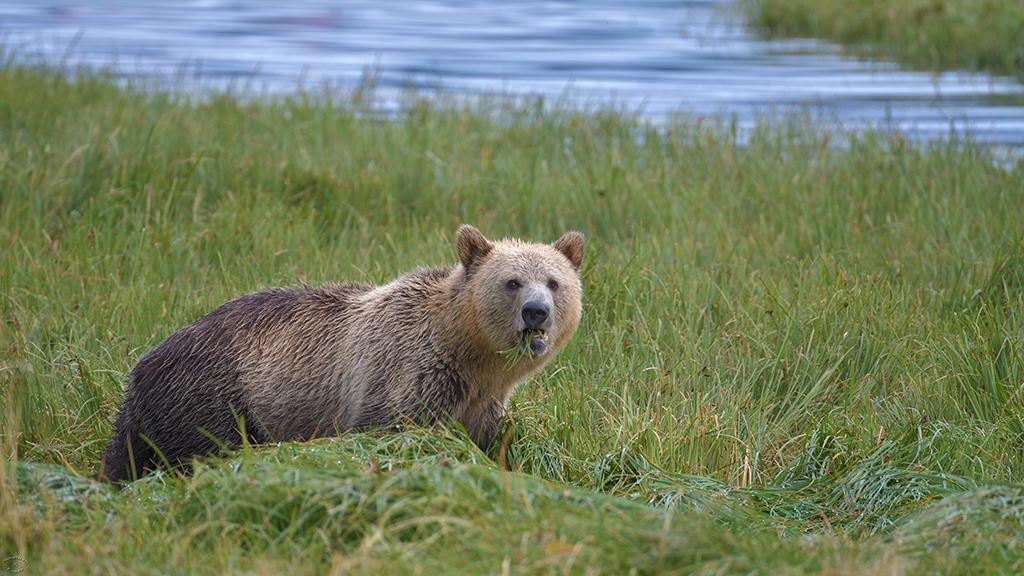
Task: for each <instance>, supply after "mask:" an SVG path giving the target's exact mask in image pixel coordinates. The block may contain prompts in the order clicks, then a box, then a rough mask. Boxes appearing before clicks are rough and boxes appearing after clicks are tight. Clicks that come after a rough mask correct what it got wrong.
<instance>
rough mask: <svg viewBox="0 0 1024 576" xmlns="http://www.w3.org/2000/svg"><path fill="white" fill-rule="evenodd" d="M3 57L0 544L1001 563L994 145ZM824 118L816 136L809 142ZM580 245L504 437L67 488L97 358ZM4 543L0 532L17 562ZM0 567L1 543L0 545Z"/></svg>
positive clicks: (160, 562)
mask: <svg viewBox="0 0 1024 576" xmlns="http://www.w3.org/2000/svg"><path fill="white" fill-rule="evenodd" d="M363 96H364V97H363V99H362V100H356V101H352V102H348V103H339V102H334V103H331V102H327V101H325V100H324V99H321V98H318V97H316V96H311V95H296V96H291V97H287V98H282V99H275V100H265V99H261V98H249V99H238V98H235V97H232V96H229V95H221V96H211V95H206V96H204V97H203V98H201V99H195V100H193V99H191V98H189V97H188V96H184V95H170V94H167V93H162V92H152V91H145V90H139V89H135V88H132V87H119V86H118V85H117V84H116V83H115V82H113V81H111V80H109V79H105V78H103V77H101V76H95V75H84V76H81V77H80V78H78V79H77V80H75V81H69V80H68V79H67V77H66V76H65V75H63V74H61V73H57V72H53V71H48V70H43V69H34V68H18V67H13V68H12V67H8V68H5V69H0V191H2V196H0V251H2V253H3V255H4V256H3V258H2V259H0V294H2V298H0V318H2V323H0V363H2V364H0V432H2V442H0V446H2V449H3V454H4V458H3V460H2V465H0V558H4V559H10V558H15V557H17V558H18V559H19V560H16V562H19V563H18V564H17V566H18V567H24V568H25V569H26V570H27V571H28V573H57V572H64V573H85V572H93V571H101V572H108V571H110V572H132V571H137V572H143V573H161V572H168V571H178V572H181V571H184V572H193V573H211V574H212V573H222V572H234V573H238V572H248V573H268V574H270V573H275V574H276V573H282V572H289V573H298V574H302V573H309V574H312V573H324V572H331V571H333V572H336V573H346V572H353V573H410V574H411V573H440V572H468V573H516V572H519V573H545V572H550V573H608V574H622V573H628V572H629V570H630V569H631V568H635V569H636V570H637V572H638V573H691V572H693V571H704V572H714V573H751V572H761V573H794V574H799V573H842V572H852V573H858V574H860V573H868V574H870V573H878V574H882V573H885V574H890V573H893V572H896V573H921V574H925V573H928V574H930V573H936V572H946V573H970V572H974V573H1000V572H1002V573H1012V572H1019V571H1020V570H1021V569H1022V568H1024V550H1022V549H1021V547H1020V542H1019V538H1018V535H1019V534H1020V531H1021V530H1022V529H1024V504H1022V503H1024V487H1022V484H1021V483H1022V482H1024V472H1022V471H1024V452H1022V451H1021V450H1020V438H1021V434H1022V433H1024V394H1022V390H1021V383H1022V382H1024V358H1022V356H1024V342H1022V339H1021V334H1022V333H1024V244H1022V242H1024V239H1022V238H1021V235H1020V224H1019V223H1020V222H1021V221H1024V198H1022V191H1024V166H1022V165H1021V164H1020V163H1019V162H1018V163H1015V164H1010V165H1008V164H1007V163H1005V162H995V161H993V159H992V158H991V157H990V156H989V153H988V152H986V151H985V150H984V149H978V148H975V147H973V146H971V145H970V144H966V143H957V144H948V143H934V144H926V145H916V144H911V143H908V142H907V141H906V140H904V139H902V138H900V137H898V136H886V135H881V134H876V133H865V134H861V135H856V134H836V133H835V132H833V131H832V130H831V129H829V127H827V126H824V125H821V124H817V123H815V122H813V121H810V120H804V121H801V120H794V121H792V122H789V123H766V124H762V125H761V126H760V127H759V128H758V129H757V130H755V131H754V132H753V133H751V134H750V135H749V137H748V138H747V140H746V142H745V144H744V145H743V146H740V145H738V143H737V137H736V133H735V132H734V131H733V130H732V129H731V128H730V127H729V126H719V125H716V124H714V123H698V122H696V121H694V120H691V119H686V118H676V119H673V120H672V121H670V122H669V123H668V124H666V125H665V126H662V127H660V128H654V127H652V126H651V125H650V124H648V123H646V122H644V121H643V120H641V119H638V118H636V117H633V116H629V115H624V114H620V113H617V112H600V111H594V112H590V113H580V112H575V111H572V110H565V109H556V108H553V107H546V106H542V105H540V104H539V103H520V104H507V103H503V102H501V101H493V100H492V101H488V102H477V103H475V104H466V105H461V104H457V103H448V104H446V103H444V102H439V101H437V100H423V99H417V98H414V97H409V98H408V99H406V100H405V102H404V104H403V105H402V108H401V111H400V112H399V113H398V114H397V115H396V116H395V117H394V119H393V120H392V121H387V122H381V121H379V120H376V119H375V117H374V115H373V114H367V113H366V112H367V106H368V105H369V104H368V102H369V101H372V100H368V99H370V98H371V96H370V95H365V94H364V95H363ZM837 139H842V140H844V145H843V146H842V147H836V146H833V145H832V143H833V142H835V141H836V140H837ZM462 222H470V223H473V224H475V225H477V226H478V227H480V228H481V229H482V230H484V231H485V232H486V233H488V234H490V235H493V236H499V237H500V236H506V235H507V236H523V237H528V238H536V239H553V238H555V237H557V235H558V234H559V233H560V232H562V231H563V230H565V229H566V228H570V227H571V228H579V229H581V230H582V231H583V232H585V233H586V234H587V236H588V238H589V242H590V244H589V248H588V254H587V262H586V263H585V266H584V269H583V274H584V284H585V290H586V297H585V310H584V321H583V324H582V326H581V328H580V331H579V334H578V336H577V338H576V340H575V341H574V342H573V343H572V344H571V345H570V347H569V348H568V349H567V350H566V351H565V352H564V353H563V354H562V355H561V356H560V357H559V358H558V359H556V361H555V362H554V363H553V365H552V366H550V368H549V369H548V370H546V371H545V373H544V374H542V375H540V376H539V377H538V378H536V379H535V380H534V381H533V382H531V383H529V384H527V385H525V386H523V387H522V388H521V389H520V390H518V391H517V393H516V395H515V398H514V401H513V403H512V405H511V406H510V410H509V414H508V418H507V420H506V422H505V426H504V429H503V439H504V440H503V442H501V443H499V445H498V446H496V447H495V449H494V451H493V452H492V453H490V454H488V455H484V454H481V453H480V452H479V451H477V450H476V449H475V448H473V447H472V445H471V444H469V443H468V442H467V441H466V440H465V439H464V437H463V436H461V435H459V434H458V433H451V434H448V433H431V432H424V431H418V430H409V431H405V432H403V433H399V434H392V435H384V434H360V435H349V436H345V437H343V438H340V439H336V440H331V441H321V442H317V443H313V444H307V445H287V446H281V447H264V448H259V449H247V450H244V451H242V453H241V454H239V455H237V456H236V457H235V458H234V459H232V460H229V461H227V462H224V463H221V464H214V465H211V466H209V467H207V468H204V469H203V470H202V471H201V472H200V473H199V474H197V475H196V476H195V477H192V478H185V479H179V478H172V477H164V476H154V477H150V478H148V479H146V480H144V481H142V482H139V483H136V484H134V485H133V486H132V487H131V488H130V489H128V490H126V491H123V492H114V491H112V490H111V489H110V488H109V487H107V486H98V485H96V484H94V483H93V482H92V481H91V480H89V475H90V474H91V473H92V472H93V471H94V470H95V467H96V465H97V462H98V458H99V454H100V452H101V451H102V449H103V447H104V444H105V442H106V441H107V439H108V438H109V436H110V424H109V422H110V419H111V417H112V416H113V414H114V412H115V410H116V409H117V406H118V404H119V402H120V400H121V397H122V394H123V385H124V378H125V374H126V372H127V371H128V370H129V369H130V367H131V366H132V364H133V363H134V362H135V361H136V360H138V358H139V357H140V356H141V355H142V354H143V353H145V352H146V351H147V350H148V349H149V348H150V347H152V346H153V345H155V344H157V343H158V342H159V341H160V340H161V339H162V338H164V337H165V336H166V335H168V334H169V333H170V332H172V331H173V330H174V329H176V328H177V327H180V326H182V325H184V324H186V323H188V322H190V321H192V320H194V319H195V318H197V317H199V316H200V315H202V314H204V313H206V312H208V311H209V310H211V309H213V308H214V307H215V306H217V305H218V304H220V303H222V302H224V301H225V300H227V299H229V298H231V297H234V296H237V295H239V294H243V293H245V292H248V291H252V290H256V289H259V288H261V287H266V286H278V285H291V284H296V283H299V282H308V283H311V284H319V283H323V282H330V281H338V280H354V281H366V282H381V281H385V280H387V279H390V278H393V277H394V276H395V275H397V274H399V273H401V272H403V271H406V270H409V269H411V268H413V267H415V266H418V265H429V264H444V263H449V262H452V261H454V258H455V252H454V246H453V244H452V242H453V234H454V230H455V228H456V227H457V226H458V224H460V223H462ZM12 561H15V560H5V562H12ZM0 568H2V567H0Z"/></svg>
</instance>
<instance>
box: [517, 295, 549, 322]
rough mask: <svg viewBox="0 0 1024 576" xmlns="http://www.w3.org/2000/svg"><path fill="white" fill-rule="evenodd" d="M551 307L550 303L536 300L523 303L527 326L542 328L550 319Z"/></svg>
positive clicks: (524, 318)
mask: <svg viewBox="0 0 1024 576" xmlns="http://www.w3.org/2000/svg"><path fill="white" fill-rule="evenodd" d="M548 313H550V309H549V308H548V305H547V304H545V303H543V302H537V301H536V300H534V301H531V302H527V303H526V304H523V321H524V322H526V327H527V328H540V327H541V325H542V324H544V321H545V320H547V319H548Z"/></svg>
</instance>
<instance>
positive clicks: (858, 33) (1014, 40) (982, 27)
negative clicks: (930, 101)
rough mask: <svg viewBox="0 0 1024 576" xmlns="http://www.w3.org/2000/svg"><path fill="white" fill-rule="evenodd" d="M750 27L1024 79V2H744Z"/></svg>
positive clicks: (938, 66) (936, 66) (916, 62)
mask: <svg viewBox="0 0 1024 576" xmlns="http://www.w3.org/2000/svg"><path fill="white" fill-rule="evenodd" d="M740 5H741V7H742V8H743V10H744V11H745V12H746V14H747V16H748V19H749V20H750V22H751V24H753V25H754V26H755V27H758V28H761V29H762V30H763V31H764V32H766V33H767V34H769V35H772V36H805V37H808V36H810V37H817V38H825V39H828V40H832V41H834V42H839V43H842V44H849V45H852V46H854V47H855V50H856V51H858V52H861V53H863V54H865V55H868V56H871V57H878V56H882V57H887V58H892V59H895V60H898V61H901V62H906V63H907V64H910V65H912V66H915V67H918V68H924V69H928V70H945V69H950V68H966V69H969V70H981V71H986V72H992V73H995V74H1002V75H1006V76H1016V77H1017V78H1018V79H1021V80H1024V7H1022V6H1021V3H1020V1H1019V0H900V1H899V2H890V1H887V0H858V1H854V2H850V1H843V0H743V1H742V2H741V3H740Z"/></svg>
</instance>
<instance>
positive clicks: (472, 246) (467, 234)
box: [455, 224, 494, 270]
mask: <svg viewBox="0 0 1024 576" xmlns="http://www.w3.org/2000/svg"><path fill="white" fill-rule="evenodd" d="M455 235H456V237H457V241H456V244H457V246H458V249H459V260H460V261H461V262H462V267H463V268H465V269H466V270H469V269H470V268H471V267H472V266H473V265H474V264H476V263H478V262H479V261H480V259H481V258H483V257H484V256H487V254H489V253H490V252H491V250H492V249H493V248H494V244H491V243H490V241H488V240H487V238H486V237H485V236H484V235H483V234H482V233H481V232H480V231H479V230H477V229H476V228H473V227H472V226H470V225H469V224H463V225H462V226H459V231H458V232H457V233H456V234H455Z"/></svg>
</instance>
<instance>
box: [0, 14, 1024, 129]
mask: <svg viewBox="0 0 1024 576" xmlns="http://www.w3.org/2000/svg"><path fill="white" fill-rule="evenodd" d="M737 12H738V10H737V9H736V8H735V6H734V5H732V4H731V3H730V2H728V1H727V0H718V1H716V0H673V1H667V0H666V1H658V0H640V1H632V2H626V1H622V2H609V1H606V0H588V1H558V2H548V1H539V0H512V1H508V2H495V1H493V0H488V1H477V0H463V1H439V0H410V1H387V0H378V1H365V0H346V1H328V0H295V1H292V2H282V1H280V0H274V1H260V0H176V1H164V0H149V1H138V0H133V1H115V0H94V1H78V2H70V1H57V0H0V39H2V42H3V43H4V45H6V46H7V48H6V50H7V51H8V52H11V51H13V52H14V53H15V55H16V57H18V58H37V57H43V58H45V59H47V60H49V61H58V62H65V63H70V64H79V63H84V64H89V65H97V66H104V67H107V66H113V67H114V68H115V69H116V70H118V71H119V73H121V74H123V75H125V76H137V75H141V76H146V77H151V78H156V79H157V80H159V81H166V82H169V83H180V82H182V81H183V80H182V79H183V78H192V79H193V81H197V82H198V80H195V79H197V78H201V79H202V83H203V84H204V85H215V86H224V85H236V86H237V85H239V84H241V85H244V86H247V87H249V88H250V89H251V88H255V89H258V90H266V91H269V92H288V91H294V90H296V89H297V88H298V87H299V86H303V87H306V88H310V87H313V86H316V85H319V84H328V85H331V86H339V87H343V88H351V87H354V86H356V85H357V84H358V83H359V82H360V79H361V78H362V77H363V75H364V74H365V73H366V72H367V71H368V70H370V71H372V72H373V75H374V76H375V77H376V79H377V82H378V86H379V87H380V90H381V93H382V94H384V95H385V97H387V95H388V94H391V95H392V96H393V95H395V94H397V93H398V91H399V90H400V89H402V88H403V87H407V86H413V87H416V88H420V89H428V90H433V89H435V88H438V87H440V88H443V89H444V90H445V91H447V92H451V93H456V94H477V93H504V94H516V95H519V94H541V95H545V96H546V97H551V98H556V99H567V100H569V101H570V102H573V103H577V104H581V105H603V104H606V103H609V102H612V103H615V104H616V105H617V106H620V107H623V108H626V109H629V110H634V111H638V112H640V113H641V114H644V115H646V116H648V117H650V118H652V119H654V120H656V121H657V120H660V119H663V118H665V117H666V116H668V115H670V114H675V113H681V114H690V115H698V116H711V115H716V116H724V117H726V118H735V120H736V121H737V122H738V123H739V124H740V125H741V126H749V125H752V124H753V123H754V122H756V121H757V119H758V118H761V117H765V116H773V115H779V114H786V113H790V112H793V111H797V110H800V111H802V110H808V109H809V110H811V111H812V112H813V113H816V114H821V115H823V116H825V117H827V118H829V119H831V120H834V121H835V122H836V123H838V124H839V125H841V126H844V127H847V128H854V129H856V128H860V127H864V126H869V125H870V126H881V127H883V128H886V129H895V130H901V131H903V132H905V133H907V134H908V135H910V136H911V137H913V138H916V139H934V138H944V137H948V136H949V135H950V134H951V133H956V134H958V135H963V134H969V135H970V137H971V138H973V139H974V140H975V141H978V142H982V143H988V144H997V145H1001V146H1007V147H1011V148H1017V149H1020V148H1024V86H1022V85H1021V84H1020V83H1017V82H1015V81H1013V80H1010V79H1005V78H993V77H989V76H986V75H979V74H968V73H961V72H955V73H946V74H942V75H939V76H935V75H932V74H927V73H921V72H911V71H906V70H901V69H900V68H899V67H897V66H896V65H894V64H892V63H886V62H863V61H858V60H856V59H854V58H849V57H844V56H842V55H841V54H840V51H839V50H838V49H837V48H836V47H835V46H833V45H830V44H828V43H824V42H818V41H813V40H787V41H763V40H761V39H759V38H758V37H757V36H756V34H754V33H753V32H752V31H750V30H748V29H746V28H745V27H744V26H743V25H742V22H741V21H740V19H739V17H738V15H737Z"/></svg>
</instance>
